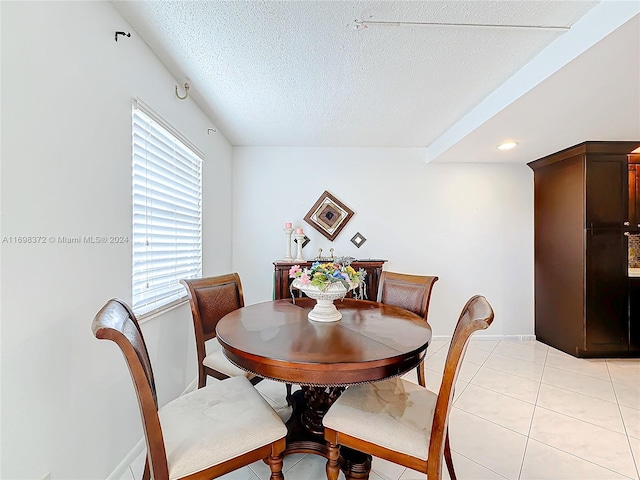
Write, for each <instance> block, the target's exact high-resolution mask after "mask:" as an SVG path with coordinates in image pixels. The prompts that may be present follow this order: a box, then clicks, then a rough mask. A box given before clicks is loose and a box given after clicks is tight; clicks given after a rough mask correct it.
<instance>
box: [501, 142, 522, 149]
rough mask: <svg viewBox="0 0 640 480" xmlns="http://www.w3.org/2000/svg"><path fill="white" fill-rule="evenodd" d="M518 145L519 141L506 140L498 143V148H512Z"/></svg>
mask: <svg viewBox="0 0 640 480" xmlns="http://www.w3.org/2000/svg"><path fill="white" fill-rule="evenodd" d="M516 145H518V142H504V143H501V144H500V145H498V150H511V149H512V148H515V147H516Z"/></svg>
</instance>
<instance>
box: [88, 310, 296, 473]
mask: <svg viewBox="0 0 640 480" xmlns="http://www.w3.org/2000/svg"><path fill="white" fill-rule="evenodd" d="M91 327H92V330H93V333H94V335H95V336H96V338H99V339H102V340H111V341H113V342H115V343H116V344H117V345H118V346H119V347H120V350H121V351H122V353H123V355H124V358H125V360H126V363H127V366H128V367H129V371H130V373H131V379H132V380H133V384H134V387H135V391H136V395H137V397H138V405H139V408H140V415H141V417H142V426H143V429H144V435H145V440H146V444H147V461H146V464H145V469H144V474H143V479H144V480H148V479H149V478H150V477H151V478H153V479H155V480H169V479H171V480H173V479H180V478H183V479H185V478H189V479H203V480H204V479H211V478H216V477H219V476H221V475H224V474H226V473H228V472H231V471H233V470H236V469H238V468H240V467H243V466H245V465H249V464H250V463H253V462H256V461H258V460H264V461H265V462H266V463H268V464H269V467H270V469H271V477H270V478H271V480H283V478H284V477H283V475H282V454H283V452H284V449H285V436H286V434H287V428H286V427H285V425H284V423H283V422H282V420H281V419H280V417H279V416H278V415H277V414H276V412H275V411H274V410H273V409H272V408H271V406H270V405H269V404H268V403H267V402H266V401H265V400H264V399H263V398H262V396H261V395H260V394H259V393H258V391H257V390H256V389H255V388H254V386H253V385H251V383H250V382H249V381H248V380H247V379H246V378H245V377H241V376H240V377H234V378H229V379H227V380H223V381H220V382H215V383H214V384H212V385H209V386H206V387H203V388H200V389H197V390H195V391H193V392H190V393H188V394H186V395H183V396H181V397H178V398H177V399H175V400H173V401H171V402H169V403H167V404H166V405H164V406H163V407H161V408H158V397H157V394H156V387H155V381H154V377H153V370H152V368H151V362H150V361H149V353H148V351H147V347H146V345H145V341H144V337H143V335H142V331H141V330H140V326H139V325H138V322H137V320H136V317H135V315H134V314H133V312H132V311H131V309H130V308H129V306H128V305H127V304H126V303H124V302H123V301H122V300H119V299H112V300H109V301H108V302H107V303H106V304H105V306H104V307H102V309H101V310H100V311H99V312H98V313H97V314H96V316H95V318H94V319H93V323H92V325H91Z"/></svg>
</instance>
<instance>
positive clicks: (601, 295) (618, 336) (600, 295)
mask: <svg viewBox="0 0 640 480" xmlns="http://www.w3.org/2000/svg"><path fill="white" fill-rule="evenodd" d="M586 237H587V238H586V245H587V255H586V258H587V271H586V296H587V298H586V306H587V314H586V322H585V330H586V331H585V334H586V338H585V344H586V345H585V347H586V351H587V352H588V351H592V352H595V351H602V352H605V351H625V350H627V349H628V286H629V284H628V279H627V265H628V257H627V237H626V236H625V235H624V234H623V232H622V231H621V230H620V231H606V230H604V231H598V230H596V231H593V230H588V231H587V232H586Z"/></svg>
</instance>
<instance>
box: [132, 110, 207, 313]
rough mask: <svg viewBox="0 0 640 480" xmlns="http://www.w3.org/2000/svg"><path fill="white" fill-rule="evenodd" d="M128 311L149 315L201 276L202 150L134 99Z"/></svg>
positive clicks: (181, 295) (174, 300)
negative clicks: (187, 282) (186, 282)
mask: <svg viewBox="0 0 640 480" xmlns="http://www.w3.org/2000/svg"><path fill="white" fill-rule="evenodd" d="M132 119H133V120H132V137H133V169H132V170H133V235H132V236H133V242H132V243H133V273H132V277H133V278H132V293H133V299H132V304H133V310H134V312H135V313H136V315H140V316H144V315H149V314H152V313H154V312H156V311H158V310H160V309H163V308H166V307H169V306H171V305H173V304H175V303H178V302H180V301H181V300H182V299H183V298H185V297H186V291H185V289H184V287H183V286H182V285H181V284H180V283H179V281H180V279H182V278H197V277H200V276H202V176H201V172H202V155H201V154H200V153H199V152H197V150H196V149H195V148H193V147H191V146H190V145H189V142H188V141H187V140H186V139H184V138H181V136H180V134H179V133H177V132H176V131H175V130H173V129H172V128H171V127H170V126H168V125H167V124H166V123H165V122H163V121H162V119H161V118H159V117H158V116H157V115H156V114H154V112H153V111H152V110H151V109H149V108H148V107H146V106H145V105H144V104H142V103H141V102H140V101H134V103H133V109H132Z"/></svg>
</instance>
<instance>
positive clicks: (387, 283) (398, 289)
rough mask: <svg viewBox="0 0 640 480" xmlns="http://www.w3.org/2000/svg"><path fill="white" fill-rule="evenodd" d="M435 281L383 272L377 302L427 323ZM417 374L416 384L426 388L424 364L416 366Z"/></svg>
mask: <svg viewBox="0 0 640 480" xmlns="http://www.w3.org/2000/svg"><path fill="white" fill-rule="evenodd" d="M437 281H438V277H436V276H426V275H407V274H404V273H396V272H388V271H386V270H383V271H382V273H381V274H380V281H379V282H378V298H377V301H378V302H380V303H386V304H388V305H394V306H396V307H400V308H404V309H405V310H409V311H410V312H413V313H415V314H416V315H419V316H421V317H422V318H424V321H425V322H427V315H428V314H429V301H430V300H431V290H432V289H433V284H434V283H436V282H437ZM417 373H418V383H419V384H420V385H422V386H423V387H424V386H426V383H425V377H424V362H420V365H418V367H417Z"/></svg>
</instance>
